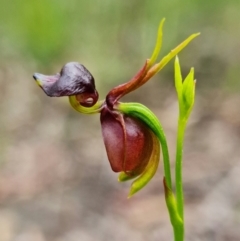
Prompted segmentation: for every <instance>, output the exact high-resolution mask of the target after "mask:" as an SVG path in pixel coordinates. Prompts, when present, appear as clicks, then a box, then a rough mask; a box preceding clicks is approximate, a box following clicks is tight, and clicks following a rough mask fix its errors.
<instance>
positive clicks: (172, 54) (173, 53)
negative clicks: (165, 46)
mask: <svg viewBox="0 0 240 241" xmlns="http://www.w3.org/2000/svg"><path fill="white" fill-rule="evenodd" d="M199 34H200V33H195V34H192V35H190V36H189V37H188V38H187V39H185V40H184V41H183V42H182V43H180V44H179V45H178V46H177V47H176V48H175V49H173V50H171V52H170V53H169V54H167V55H166V56H164V57H163V58H162V60H161V61H160V62H159V63H158V64H156V67H155V69H156V70H155V71H156V72H158V71H160V70H161V69H162V68H163V67H164V66H165V65H166V64H167V63H168V62H169V61H170V60H171V59H172V58H174V57H175V56H176V55H177V54H178V53H179V52H180V51H181V50H183V49H184V48H185V47H186V46H187V45H188V44H189V43H190V42H191V41H192V40H193V39H194V38H196V37H197V36H198V35H199Z"/></svg>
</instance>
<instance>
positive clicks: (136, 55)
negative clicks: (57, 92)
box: [0, 0, 240, 241]
mask: <svg viewBox="0 0 240 241" xmlns="http://www.w3.org/2000/svg"><path fill="white" fill-rule="evenodd" d="M0 3H1V8H0V241H12V240H14V241H28V240H29V241H33V240H34V241H45V240H47V241H48V240H51V241H63V240H64V241H75V240H76V241H79V240H81V241H91V240H99V241H101V240H102V241H106V240H112V241H115V240H116V241H118V240H126V241H127V240H137V241H145V240H149V241H150V240H151V241H154V240H162V241H164V240H166V241H167V240H172V231H171V226H170V223H169V219H168V214H167V210H166V208H165V203H164V194H163V187H162V184H161V183H162V175H163V173H162V168H160V169H159V171H158V173H157V175H156V176H155V177H154V179H153V180H152V182H151V183H150V184H149V185H148V186H147V187H146V188H145V189H144V190H143V191H142V192H140V193H139V194H137V195H136V197H133V198H132V199H131V200H127V198H126V197H127V193H128V189H129V185H130V183H126V184H119V183H118V182H117V175H116V174H114V173H112V172H111V169H110V166H109V164H108V161H107V157H106V153H105V149H104V145H103V142H102V137H101V130H100V124H99V117H98V116H83V115H79V114H78V113H77V112H74V110H73V109H71V108H70V106H69V104H68V100H67V98H60V99H57V98H48V97H47V96H45V94H44V93H43V92H42V91H41V90H40V89H39V87H38V86H37V85H36V84H35V82H34V80H33V78H32V74H33V73H34V72H40V73H45V74H54V73H56V72H58V71H59V70H60V69H61V67H62V66H63V65H64V64H65V63H66V62H70V61H78V62H80V63H82V64H84V65H85V66H86V67H87V68H88V69H89V70H90V72H91V73H92V74H93V76H94V78H95V81H96V86H97V89H98V91H99V93H100V97H101V98H104V96H105V95H106V94H107V93H108V91H109V90H110V89H111V88H112V87H114V86H116V85H117V84H120V83H123V82H126V81H127V80H129V79H130V78H131V77H132V76H133V75H134V74H135V73H136V72H137V71H138V70H139V69H140V67H141V66H142V65H143V63H144V61H145V59H146V58H148V57H150V55H151V53H152V49H153V47H154V44H155V39H156V33H157V28H158V24H159V22H160V20H161V19H162V18H163V17H166V22H165V25H164V38H163V48H162V51H161V56H163V54H165V53H167V52H168V51H169V50H170V49H172V48H174V47H175V46H176V45H177V44H179V43H180V42H181V41H182V40H183V39H185V38H186V37H187V36H189V35H190V34H192V33H194V32H201V35H200V37H198V38H197V39H196V40H194V41H193V42H192V43H191V44H190V45H189V46H188V47H187V48H186V49H185V50H184V51H183V52H182V53H180V55H179V58H180V62H181V65H182V71H183V74H186V73H187V72H188V71H189V69H190V67H192V66H193V67H194V68H195V72H196V79H197V96H196V104H195V108H194V111H193V115H192V117H191V120H190V123H189V126H188V130H187V133H186V142H185V150H184V166H183V168H184V172H183V175H184V185H185V194H186V197H185V203H186V240H191V241H195V240H196V241H197V240H206V241H211V240H218V241H221V240H229V241H235V240H240V231H239V225H240V179H239V175H240V162H239V161H240V157H239V156H240V150H239V143H240V109H239V106H240V94H239V93H240V81H239V76H240V66H239V63H240V21H239V10H240V1H237V0H229V1H224V0H218V1H216V0H212V1H201V0H192V1H190V0H184V1H180V0H169V1H160V0H150V1H144V0H132V1H120V0H116V1H110V0H102V1H100V0H95V1H93V0H82V1H77V0H70V1H63V0H58V1H57V0H51V1H49V0H42V1H30V0H21V1H20V0H15V1H7V0H0ZM125 100H131V101H138V102H142V103H144V104H145V105H147V106H148V107H149V108H151V109H152V110H153V111H154V112H155V113H156V115H157V116H158V117H159V119H160V120H161V122H162V124H163V126H164V128H165V130H166V135H167V138H168V142H169V147H170V152H171V159H172V162H173V161H174V154H175V150H174V148H175V135H176V123H177V100H176V95H175V90H174V86H173V61H172V62H171V63H170V64H168V66H166V67H165V68H164V69H163V70H162V71H161V72H160V73H159V74H158V75H157V76H156V77H154V78H153V79H152V80H151V81H150V82H149V83H147V84H146V85H145V86H143V87H142V88H141V89H139V90H137V91H136V92H135V93H132V94H130V95H129V96H128V97H126V98H125Z"/></svg>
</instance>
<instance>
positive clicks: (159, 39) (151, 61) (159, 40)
mask: <svg viewBox="0 0 240 241" xmlns="http://www.w3.org/2000/svg"><path fill="white" fill-rule="evenodd" d="M164 22H165V18H163V19H162V20H161V22H160V24H159V27H158V35H157V41H156V45H155V48H154V51H153V53H152V56H151V58H150V59H149V62H148V67H150V66H152V65H153V64H154V62H155V61H156V59H157V57H158V54H159V52H160V50H161V47H162V35H163V31H162V30H163V24H164Z"/></svg>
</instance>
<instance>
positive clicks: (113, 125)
mask: <svg viewBox="0 0 240 241" xmlns="http://www.w3.org/2000/svg"><path fill="white" fill-rule="evenodd" d="M101 124H102V134H103V139H104V144H105V147H106V151H107V155H108V159H109V162H110V165H111V167H112V170H113V171H115V172H120V171H124V172H126V173H129V175H134V174H136V173H141V172H142V171H143V169H144V168H145V167H146V165H147V163H148V161H149V158H150V156H151V152H152V148H153V143H152V137H151V134H150V132H149V130H148V128H147V127H145V125H144V124H143V123H142V122H141V121H140V120H138V119H136V118H133V117H129V116H125V115H122V114H120V113H115V112H114V113H113V112H111V111H110V110H108V109H104V110H103V111H102V113H101Z"/></svg>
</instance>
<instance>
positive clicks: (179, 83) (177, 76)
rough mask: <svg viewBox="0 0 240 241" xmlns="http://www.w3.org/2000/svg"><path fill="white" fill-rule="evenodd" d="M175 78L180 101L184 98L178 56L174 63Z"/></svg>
mask: <svg viewBox="0 0 240 241" xmlns="http://www.w3.org/2000/svg"><path fill="white" fill-rule="evenodd" d="M174 77H175V88H176V91H177V94H178V99H181V96H182V74H181V67H180V63H179V59H178V56H176V58H175V62H174Z"/></svg>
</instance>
